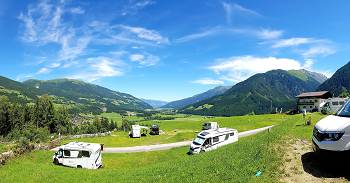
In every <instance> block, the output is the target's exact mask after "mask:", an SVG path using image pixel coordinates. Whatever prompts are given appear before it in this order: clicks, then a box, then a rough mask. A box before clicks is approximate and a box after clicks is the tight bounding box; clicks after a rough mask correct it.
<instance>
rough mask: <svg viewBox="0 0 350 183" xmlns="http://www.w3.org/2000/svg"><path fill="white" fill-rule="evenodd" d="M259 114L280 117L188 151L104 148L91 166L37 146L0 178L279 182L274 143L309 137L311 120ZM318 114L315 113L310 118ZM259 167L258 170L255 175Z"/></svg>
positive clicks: (279, 156)
mask: <svg viewBox="0 0 350 183" xmlns="http://www.w3.org/2000/svg"><path fill="white" fill-rule="evenodd" d="M263 116H265V117H269V118H271V117H274V118H275V120H276V119H278V120H280V121H281V123H280V125H278V126H276V127H275V128H273V129H272V130H271V131H270V132H263V133H260V134H257V135H254V136H250V137H245V138H242V139H240V140H239V141H238V142H237V143H234V144H231V145H227V146H224V147H222V148H219V149H217V150H215V151H211V152H208V153H203V154H199V155H194V156H188V155H186V152H187V150H188V147H183V148H175V149H171V150H165V151H152V152H142V153H126V154H104V156H103V162H104V165H105V166H104V168H102V169H99V170H95V171H94V170H85V169H80V170H78V169H73V168H67V167H61V166H55V165H53V164H52V162H51V161H52V160H51V157H52V152H49V151H36V152H33V153H30V154H28V155H26V156H22V157H19V158H16V159H13V160H11V161H9V162H8V164H6V165H5V166H3V167H0V177H2V180H1V181H4V182H23V181H26V182H28V181H29V182H48V181H49V182H51V181H52V182H82V181H83V182H97V181H99V182H110V181H113V182H116V181H117V182H149V181H151V182H154V181H157V182H179V181H181V182H278V181H281V178H282V177H284V176H285V174H286V172H287V171H288V170H283V169H282V168H281V167H282V166H283V165H284V159H283V158H284V154H285V153H286V151H287V149H284V148H281V147H278V146H277V145H278V144H285V142H284V141H283V139H285V138H286V137H290V138H297V139H303V140H309V138H310V136H311V133H312V125H311V126H304V125H302V124H303V121H302V117H301V116H300V115H295V116H287V115H263ZM263 116H260V118H261V117H263ZM246 117H247V116H246ZM322 117H324V116H322V115H319V114H314V115H313V118H312V119H313V124H314V123H315V122H316V121H317V120H319V119H320V118H322ZM275 146H276V147H277V148H271V147H275ZM298 166H300V165H298ZM258 171H261V172H262V175H261V176H259V177H256V176H255V174H256V172H258Z"/></svg>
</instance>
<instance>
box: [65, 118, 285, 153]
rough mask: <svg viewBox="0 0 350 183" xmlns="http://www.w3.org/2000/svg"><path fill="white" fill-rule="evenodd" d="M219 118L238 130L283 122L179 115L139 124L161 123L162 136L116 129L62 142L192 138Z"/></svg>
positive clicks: (128, 142)
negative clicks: (132, 135) (109, 133)
mask: <svg viewBox="0 0 350 183" xmlns="http://www.w3.org/2000/svg"><path fill="white" fill-rule="evenodd" d="M103 115H104V116H105V117H109V118H111V119H113V120H116V119H118V117H119V116H118V114H116V113H105V114H103ZM207 121H216V122H218V123H219V125H220V126H221V127H230V128H235V129H237V130H238V131H247V130H252V129H256V128H261V127H265V126H269V125H276V124H280V123H281V122H282V118H276V115H273V114H270V115H254V116H234V117H215V118H207V117H202V116H190V117H185V116H177V118H176V119H174V120H152V121H142V122H140V124H142V125H148V126H150V125H151V124H158V125H159V126H160V129H161V130H163V131H164V134H161V135H160V136H151V135H148V136H146V137H141V138H136V139H135V138H129V137H128V133H127V132H114V133H113V134H112V136H107V137H93V138H79V139H66V140H64V141H63V143H68V142H72V141H82V142H92V143H103V144H105V146H106V147H126V146H137V145H151V144H164V143H172V142H179V141H185V140H192V139H193V138H195V136H196V135H197V133H198V132H199V131H201V128H202V124H203V122H207Z"/></svg>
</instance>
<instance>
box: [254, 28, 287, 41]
mask: <svg viewBox="0 0 350 183" xmlns="http://www.w3.org/2000/svg"><path fill="white" fill-rule="evenodd" d="M256 35H257V36H258V37H259V38H261V39H268V40H269V39H278V38H280V37H281V36H282V35H283V31H282V30H270V29H261V30H260V31H257V32H256Z"/></svg>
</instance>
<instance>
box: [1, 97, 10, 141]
mask: <svg viewBox="0 0 350 183" xmlns="http://www.w3.org/2000/svg"><path fill="white" fill-rule="evenodd" d="M10 131H11V123H10V102H9V99H8V98H7V97H6V96H0V135H2V136H5V135H7V134H8V133H9V132H10Z"/></svg>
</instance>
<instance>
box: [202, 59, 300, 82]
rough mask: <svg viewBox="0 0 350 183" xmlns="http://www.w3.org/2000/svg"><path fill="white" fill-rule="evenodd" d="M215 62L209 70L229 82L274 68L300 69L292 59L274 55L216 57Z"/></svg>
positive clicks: (297, 63)
mask: <svg viewBox="0 0 350 183" xmlns="http://www.w3.org/2000/svg"><path fill="white" fill-rule="evenodd" d="M215 62H216V63H217V64H215V65H212V66H210V67H209V69H210V70H212V71H214V72H215V73H216V74H218V75H220V77H221V78H222V79H224V80H228V81H231V82H235V83H236V82H240V81H243V80H245V79H247V78H248V77H250V76H252V75H254V74H257V73H264V72H267V71H270V70H274V69H283V70H291V69H302V68H303V66H302V64H301V63H300V62H299V61H297V60H294V59H289V58H276V57H255V56H240V57H230V58H223V59H217V60H216V61H215Z"/></svg>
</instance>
